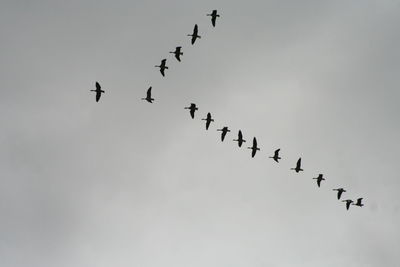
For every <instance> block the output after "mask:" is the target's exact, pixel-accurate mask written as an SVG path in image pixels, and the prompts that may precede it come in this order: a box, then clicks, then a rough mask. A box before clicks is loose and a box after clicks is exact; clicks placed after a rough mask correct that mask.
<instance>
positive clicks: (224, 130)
mask: <svg viewBox="0 0 400 267" xmlns="http://www.w3.org/2000/svg"><path fill="white" fill-rule="evenodd" d="M217 131H220V132H222V133H221V141H222V142H224V139H225V136H226V134H227V133H228V132H230V131H231V130H229V129H228V127H226V126H225V127H223V128H222V129H217Z"/></svg>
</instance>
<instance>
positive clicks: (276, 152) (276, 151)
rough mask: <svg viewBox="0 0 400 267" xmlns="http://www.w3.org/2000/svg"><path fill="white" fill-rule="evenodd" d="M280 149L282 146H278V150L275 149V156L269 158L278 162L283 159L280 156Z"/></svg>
mask: <svg viewBox="0 0 400 267" xmlns="http://www.w3.org/2000/svg"><path fill="white" fill-rule="evenodd" d="M279 151H281V149H280V148H278V149H277V150H275V152H274V156H273V157H269V158H270V159H274V160H275V161H276V162H278V163H279V160H280V159H281V157H279Z"/></svg>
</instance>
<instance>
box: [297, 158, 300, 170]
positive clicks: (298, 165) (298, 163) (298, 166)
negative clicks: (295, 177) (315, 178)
mask: <svg viewBox="0 0 400 267" xmlns="http://www.w3.org/2000/svg"><path fill="white" fill-rule="evenodd" d="M296 167H297V168H301V158H299V159H298V160H297V164H296Z"/></svg>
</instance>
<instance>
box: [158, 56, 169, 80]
mask: <svg viewBox="0 0 400 267" xmlns="http://www.w3.org/2000/svg"><path fill="white" fill-rule="evenodd" d="M166 63H167V60H166V59H165V58H164V59H163V60H161V64H160V65H158V66H157V65H156V66H155V67H157V68H160V72H161V75H162V76H165V70H166V69H168V67H167V65H166Z"/></svg>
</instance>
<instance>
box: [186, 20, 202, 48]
mask: <svg viewBox="0 0 400 267" xmlns="http://www.w3.org/2000/svg"><path fill="white" fill-rule="evenodd" d="M198 32H199V27H198V26H197V24H196V25H194V29H193V33H192V34H188V36H192V41H191V42H192V45H193V44H194V43H195V42H196V39H197V38H199V39H201V36H200V35H199V34H198Z"/></svg>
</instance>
